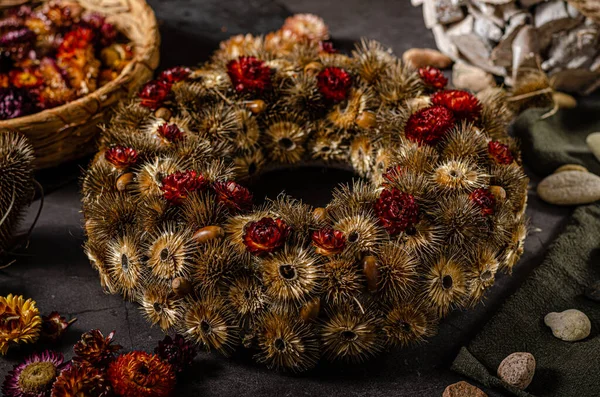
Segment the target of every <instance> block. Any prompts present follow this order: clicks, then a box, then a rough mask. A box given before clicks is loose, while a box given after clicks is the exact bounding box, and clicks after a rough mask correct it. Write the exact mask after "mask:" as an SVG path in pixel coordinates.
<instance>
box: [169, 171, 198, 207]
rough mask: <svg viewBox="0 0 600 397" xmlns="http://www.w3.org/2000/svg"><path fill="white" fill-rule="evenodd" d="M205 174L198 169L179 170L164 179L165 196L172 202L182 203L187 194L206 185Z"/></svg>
mask: <svg viewBox="0 0 600 397" xmlns="http://www.w3.org/2000/svg"><path fill="white" fill-rule="evenodd" d="M206 184H207V181H206V179H205V178H204V175H202V174H199V173H197V172H196V171H193V170H189V171H178V172H176V173H174V174H171V175H167V176H166V177H164V178H163V180H162V186H161V190H162V191H163V197H164V198H165V200H167V201H168V202H170V203H171V204H176V205H177V204H181V203H182V202H183V200H184V199H186V198H187V196H188V195H189V194H190V193H192V192H195V191H196V190H199V189H202V188H204V187H205V186H206Z"/></svg>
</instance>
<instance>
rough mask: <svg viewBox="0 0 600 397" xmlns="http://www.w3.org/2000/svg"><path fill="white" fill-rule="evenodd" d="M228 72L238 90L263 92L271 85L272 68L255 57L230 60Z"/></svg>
mask: <svg viewBox="0 0 600 397" xmlns="http://www.w3.org/2000/svg"><path fill="white" fill-rule="evenodd" d="M227 74H228V75H229V78H230V79H231V83H232V84H233V87H234V88H235V90H236V91H238V92H257V93H260V92H263V91H264V90H266V89H267V88H269V87H270V86H271V69H270V68H269V67H268V66H266V65H265V63H264V62H263V61H261V60H260V59H258V58H255V57H239V58H238V59H236V60H232V61H229V63H228V64H227Z"/></svg>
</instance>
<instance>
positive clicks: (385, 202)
mask: <svg viewBox="0 0 600 397" xmlns="http://www.w3.org/2000/svg"><path fill="white" fill-rule="evenodd" d="M375 213H376V214H377V217H379V221H380V222H381V224H382V225H383V227H384V228H385V230H387V232H388V233H389V234H390V235H391V236H394V235H396V234H398V233H400V232H402V231H404V230H406V229H407V228H408V227H410V226H413V225H414V224H415V223H416V222H417V220H418V218H419V205H418V204H417V202H416V201H415V198H414V196H413V195H411V194H408V193H403V192H401V191H400V190H398V189H396V188H392V189H385V190H383V191H382V192H381V195H380V196H379V198H378V199H377V201H376V202H375Z"/></svg>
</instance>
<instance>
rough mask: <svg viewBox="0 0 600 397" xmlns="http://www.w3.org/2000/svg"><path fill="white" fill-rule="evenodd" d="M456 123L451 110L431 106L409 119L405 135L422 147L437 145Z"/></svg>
mask: <svg viewBox="0 0 600 397" xmlns="http://www.w3.org/2000/svg"><path fill="white" fill-rule="evenodd" d="M454 122H455V119H454V115H453V114H452V112H451V111H450V110H448V109H447V108H445V107H443V106H430V107H428V108H425V109H421V110H419V111H417V112H415V113H413V114H412V115H411V116H410V117H409V118H408V121H407V122H406V127H405V130H404V133H405V135H406V137H407V138H408V139H410V140H411V141H413V142H418V143H419V144H420V145H421V144H426V145H435V144H436V143H438V142H439V140H440V139H442V138H443V137H444V135H446V133H447V132H448V131H450V129H452V127H454Z"/></svg>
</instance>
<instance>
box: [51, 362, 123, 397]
mask: <svg viewBox="0 0 600 397" xmlns="http://www.w3.org/2000/svg"><path fill="white" fill-rule="evenodd" d="M51 396H52V397H111V396H113V393H112V389H111V387H110V383H108V380H107V379H106V373H105V371H104V370H102V369H98V368H95V367H92V366H91V365H89V364H87V363H83V364H76V365H73V366H71V367H70V368H68V369H66V370H64V371H62V372H61V373H60V375H59V376H58V378H56V382H54V385H53V386H52V394H51Z"/></svg>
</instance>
